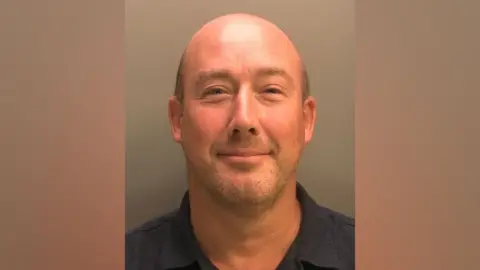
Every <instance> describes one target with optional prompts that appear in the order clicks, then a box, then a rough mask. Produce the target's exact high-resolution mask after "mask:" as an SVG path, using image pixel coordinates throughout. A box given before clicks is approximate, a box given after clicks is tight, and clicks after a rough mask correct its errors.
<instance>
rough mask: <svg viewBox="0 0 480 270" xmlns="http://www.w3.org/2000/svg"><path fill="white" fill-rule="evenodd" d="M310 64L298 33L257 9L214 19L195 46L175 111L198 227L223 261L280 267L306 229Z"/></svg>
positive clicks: (174, 127)
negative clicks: (304, 157) (304, 160)
mask: <svg viewBox="0 0 480 270" xmlns="http://www.w3.org/2000/svg"><path fill="white" fill-rule="evenodd" d="M302 68H303V65H302V61H301V59H300V56H299V54H298V52H297V50H296V49H295V47H294V45H293V44H292V42H291V41H290V40H289V38H288V37H287V36H286V35H285V34H284V33H283V32H282V31H281V30H280V29H279V28H278V27H276V26H275V25H273V24H272V23H270V22H268V21H266V20H264V19H262V18H259V17H256V16H252V15H248V14H230V15H225V16H222V17H218V18H216V19H214V20H213V21H210V22H209V23H207V24H206V25H204V26H203V27H202V28H201V29H200V30H199V31H198V32H197V33H196V34H195V35H194V36H193V38H192V40H191V41H190V43H189V44H188V46H187V49H186V51H185V54H184V63H183V67H182V69H183V78H182V80H183V81H182V84H183V91H184V92H183V98H182V100H179V99H178V97H176V96H173V97H171V98H170V100H169V118H170V123H171V131H172V135H173V138H174V139H175V141H176V142H178V143H179V144H181V146H182V148H183V151H184V153H185V157H186V160H187V168H188V186H189V193H190V200H191V220H192V226H193V229H194V232H195V235H196V237H197V240H198V242H199V243H200V246H201V248H202V249H203V250H204V252H205V253H206V254H207V256H208V257H209V258H210V260H211V261H212V262H213V263H214V264H215V265H216V266H217V267H218V268H220V269H255V268H252V267H253V266H255V267H258V269H274V268H275V267H276V266H277V265H278V263H280V261H281V260H282V258H283V256H284V255H285V253H286V251H287V249H288V247H289V246H290V244H291V243H292V242H293V240H294V239H295V237H296V234H297V232H298V229H299V224H300V219H301V213H300V207H299V204H298V202H297V200H296V193H295V192H296V191H295V189H296V168H297V164H298V162H299V159H300V157H301V154H302V151H303V149H304V147H305V146H306V145H307V144H308V143H309V142H310V140H311V138H312V135H313V130H314V123H315V106H316V104H315V100H314V99H313V97H311V96H308V97H304V96H303V95H302V79H303V77H302V71H303V69H302ZM247 266H248V267H247Z"/></svg>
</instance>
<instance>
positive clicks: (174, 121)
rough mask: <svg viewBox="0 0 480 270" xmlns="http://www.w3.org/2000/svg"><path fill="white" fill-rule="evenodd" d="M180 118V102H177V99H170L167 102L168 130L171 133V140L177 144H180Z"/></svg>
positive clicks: (181, 112)
mask: <svg viewBox="0 0 480 270" xmlns="http://www.w3.org/2000/svg"><path fill="white" fill-rule="evenodd" d="M182 116H183V106H182V104H181V103H180V101H178V99H177V97H175V96H172V97H170V99H169V100H168V119H169V120H170V130H171V132H172V136H173V139H174V140H175V141H176V142H178V143H180V142H182V125H181V120H182Z"/></svg>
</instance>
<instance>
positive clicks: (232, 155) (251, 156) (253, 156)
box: [217, 151, 271, 163]
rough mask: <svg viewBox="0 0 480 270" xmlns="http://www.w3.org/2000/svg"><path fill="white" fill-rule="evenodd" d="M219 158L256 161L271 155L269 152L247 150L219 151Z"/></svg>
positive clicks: (238, 161)
mask: <svg viewBox="0 0 480 270" xmlns="http://www.w3.org/2000/svg"><path fill="white" fill-rule="evenodd" d="M217 156H218V158H219V159H221V160H225V161H227V162H232V163H256V162H260V161H262V160H263V159H265V158H268V157H270V156H271V153H269V152H247V151H236V152H228V153H218V154H217Z"/></svg>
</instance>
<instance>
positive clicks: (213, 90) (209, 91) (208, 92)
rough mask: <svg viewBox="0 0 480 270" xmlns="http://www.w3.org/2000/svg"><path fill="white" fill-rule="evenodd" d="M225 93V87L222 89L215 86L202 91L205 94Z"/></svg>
mask: <svg viewBox="0 0 480 270" xmlns="http://www.w3.org/2000/svg"><path fill="white" fill-rule="evenodd" d="M225 93H227V91H226V90H225V89H222V88H219V87H215V88H210V89H207V90H206V91H205V93H204V95H205V96H209V95H221V94H225Z"/></svg>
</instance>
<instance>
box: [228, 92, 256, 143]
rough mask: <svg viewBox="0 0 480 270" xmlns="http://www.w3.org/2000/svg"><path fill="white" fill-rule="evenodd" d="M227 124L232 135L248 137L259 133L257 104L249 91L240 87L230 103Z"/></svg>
mask: <svg viewBox="0 0 480 270" xmlns="http://www.w3.org/2000/svg"><path fill="white" fill-rule="evenodd" d="M232 105H233V106H232V116H231V122H230V126H229V130H230V135H231V136H232V137H242V138H245V137H250V136H257V135H258V134H259V128H258V112H257V104H256V102H255V99H254V97H253V95H252V94H251V91H249V90H248V89H242V90H240V91H239V92H238V94H237V96H236V98H235V101H234V102H233V104H232Z"/></svg>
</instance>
